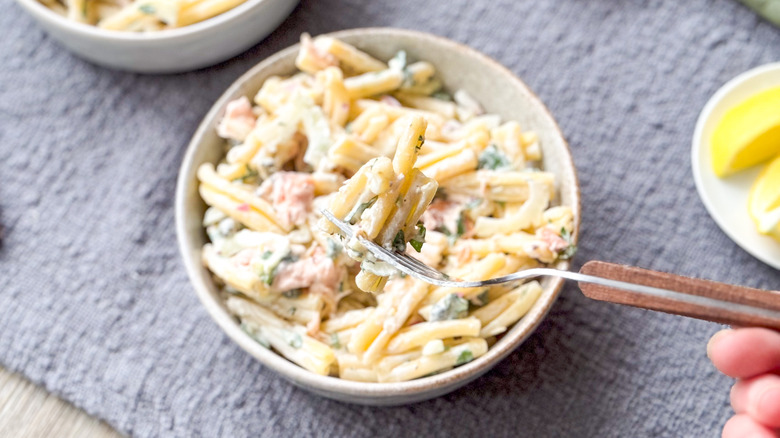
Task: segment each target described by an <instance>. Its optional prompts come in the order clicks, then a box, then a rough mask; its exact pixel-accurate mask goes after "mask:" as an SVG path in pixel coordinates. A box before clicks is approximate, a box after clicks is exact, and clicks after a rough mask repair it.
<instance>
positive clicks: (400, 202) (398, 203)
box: [395, 195, 404, 207]
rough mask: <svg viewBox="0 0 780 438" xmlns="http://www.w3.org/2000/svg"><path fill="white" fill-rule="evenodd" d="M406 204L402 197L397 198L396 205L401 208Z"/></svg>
mask: <svg viewBox="0 0 780 438" xmlns="http://www.w3.org/2000/svg"><path fill="white" fill-rule="evenodd" d="M403 203H404V198H402V197H401V195H398V197H397V198H395V205H397V206H398V207H400V206H401V205H403Z"/></svg>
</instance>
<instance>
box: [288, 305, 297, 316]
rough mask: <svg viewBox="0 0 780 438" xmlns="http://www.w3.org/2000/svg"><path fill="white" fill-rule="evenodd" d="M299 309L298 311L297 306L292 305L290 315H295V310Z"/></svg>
mask: <svg viewBox="0 0 780 438" xmlns="http://www.w3.org/2000/svg"><path fill="white" fill-rule="evenodd" d="M297 311H298V308H297V307H290V316H293V315H295V312H297Z"/></svg>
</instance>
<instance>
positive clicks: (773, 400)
mask: <svg viewBox="0 0 780 438" xmlns="http://www.w3.org/2000/svg"><path fill="white" fill-rule="evenodd" d="M748 413H749V414H750V416H751V417H753V418H754V419H755V420H756V421H758V422H759V423H761V424H763V425H765V426H769V427H773V428H777V427H780V384H777V383H775V384H774V385H772V386H768V387H766V388H762V389H761V392H760V393H759V394H758V395H757V400H756V403H755V406H753V407H752V409H749V411H748Z"/></svg>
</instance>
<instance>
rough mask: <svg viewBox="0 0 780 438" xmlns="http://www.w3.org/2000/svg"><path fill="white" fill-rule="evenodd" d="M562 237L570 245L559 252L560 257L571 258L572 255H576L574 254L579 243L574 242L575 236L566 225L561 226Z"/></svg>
mask: <svg viewBox="0 0 780 438" xmlns="http://www.w3.org/2000/svg"><path fill="white" fill-rule="evenodd" d="M561 238H562V239H563V240H565V241H566V242H568V243H569V246H568V247H567V248H566V249H564V250H563V252H561V253H560V254H558V258H559V259H560V260H571V258H572V257H574V254H576V253H577V245H575V244H574V243H573V242H572V239H573V238H574V237H573V236H572V235H571V233H570V232H569V230H567V229H566V228H565V227H561Z"/></svg>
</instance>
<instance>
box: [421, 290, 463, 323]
mask: <svg viewBox="0 0 780 438" xmlns="http://www.w3.org/2000/svg"><path fill="white" fill-rule="evenodd" d="M468 311H469V302H468V301H467V300H466V299H465V298H462V297H459V296H458V295H457V294H449V295H447V296H445V297H444V298H442V299H440V300H439V301H437V302H436V304H434V305H433V307H431V315H430V317H431V319H430V320H431V321H445V320H448V319H460V318H465V317H466V315H467V314H468Z"/></svg>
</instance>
